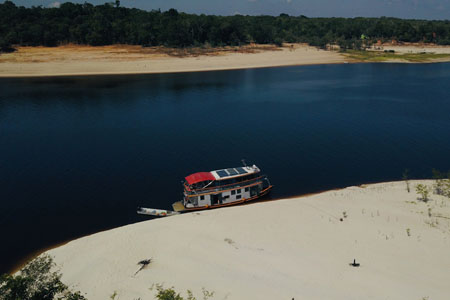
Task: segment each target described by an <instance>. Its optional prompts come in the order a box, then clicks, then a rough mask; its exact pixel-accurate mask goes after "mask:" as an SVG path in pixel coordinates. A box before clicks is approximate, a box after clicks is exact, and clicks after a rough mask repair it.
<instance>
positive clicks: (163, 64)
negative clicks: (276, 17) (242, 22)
mask: <svg viewBox="0 0 450 300" xmlns="http://www.w3.org/2000/svg"><path fill="white" fill-rule="evenodd" d="M391 48H392V49H393V50H394V49H395V50H394V51H395V52H396V53H399V54H409V55H410V56H411V53H414V54H413V55H416V56H420V53H423V52H424V51H425V52H427V53H438V54H439V55H441V56H442V57H440V59H439V60H424V61H411V62H448V61H450V47H439V46H435V47H429V46H415V45H407V46H391V47H385V49H391ZM391 56H392V55H391ZM394 56H395V55H394ZM398 57H399V58H398V59H397V56H395V57H394V58H392V57H388V58H387V59H385V60H383V62H408V61H402V60H401V57H400V55H399V56H398ZM427 57H429V55H428V56H427ZM419 59H420V57H419ZM373 61H377V60H372V61H371V60H370V58H369V59H367V58H366V57H357V56H356V57H355V56H354V55H353V56H350V55H347V54H342V53H339V52H337V51H326V50H319V49H317V48H315V47H310V46H308V45H305V44H286V45H285V46H283V47H276V46H273V45H249V46H242V47H224V48H212V49H211V48H210V49H201V48H193V49H189V50H180V49H170V48H164V47H149V48H143V47H141V46H130V45H112V46H101V47H92V46H80V45H66V46H60V47H53V48H52V47H19V48H18V51H16V52H13V53H3V54H1V55H0V78H22V77H24V78H25V77H54V76H93V75H139V74H162V73H181V72H201V71H221V70H237V69H251V68H268V67H285V66H301V65H319V64H342V63H360V62H373Z"/></svg>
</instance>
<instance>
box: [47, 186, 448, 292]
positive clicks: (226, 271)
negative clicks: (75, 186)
mask: <svg viewBox="0 0 450 300" xmlns="http://www.w3.org/2000/svg"><path fill="white" fill-rule="evenodd" d="M418 183H426V184H427V185H430V186H431V184H432V181H412V182H411V187H412V188H413V189H412V191H411V193H408V192H407V191H406V184H405V182H390V183H380V184H371V185H364V186H360V187H349V188H346V189H342V190H334V191H328V192H323V193H320V194H316V195H309V196H304V197H298V198H291V199H285V200H278V201H270V202H261V203H254V204H250V205H245V206H235V207H230V208H223V209H216V210H210V211H201V212H197V213H188V214H182V215H178V216H173V217H167V218H162V219H156V220H150V221H146V222H141V223H137V224H133V225H129V226H125V227H121V228H117V229H114V230H110V231H105V232H101V233H98V234H94V235H91V236H87V237H84V238H80V239H78V240H75V241H72V242H70V243H68V244H66V245H64V246H61V247H59V248H56V249H53V250H51V251H48V253H49V254H50V255H52V256H54V260H55V262H56V263H57V265H58V267H59V268H60V270H61V272H62V273H63V277H62V280H63V281H64V282H65V283H67V284H69V285H70V286H71V287H72V288H74V289H77V290H80V291H81V292H82V293H83V294H85V295H86V297H87V298H88V299H91V300H95V299H99V300H100V299H109V298H110V296H111V295H112V294H113V293H116V294H117V297H116V299H138V298H140V299H154V293H155V292H154V291H150V290H149V288H150V287H151V286H152V285H153V284H164V286H165V287H171V286H174V287H175V289H176V290H177V291H179V292H182V294H183V295H184V296H186V293H185V292H186V290H188V289H189V290H192V291H193V292H194V295H196V297H197V299H201V298H202V296H201V295H202V293H201V289H202V288H205V289H206V290H208V291H214V293H215V294H214V297H213V298H212V299H289V300H290V299H309V300H311V299H342V300H343V299H405V300H406V299H408V300H411V299H417V300H420V299H429V300H438V299H442V300H443V299H448V295H450V286H449V285H448V278H449V276H450V255H448V254H449V252H450V199H448V198H445V197H442V196H437V195H431V197H430V198H431V200H430V201H429V202H427V203H425V202H423V201H420V200H418V196H417V194H416V193H415V192H413V190H414V186H415V185H416V184H418ZM148 258H152V262H151V263H150V265H149V266H148V267H146V268H144V269H143V270H141V271H139V272H137V271H138V270H139V265H138V264H137V263H138V262H139V261H141V260H144V259H148ZM354 259H356V262H357V263H360V266H359V267H352V266H350V265H349V263H351V262H353V260H354Z"/></svg>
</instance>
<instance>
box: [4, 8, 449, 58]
mask: <svg viewBox="0 0 450 300" xmlns="http://www.w3.org/2000/svg"><path fill="white" fill-rule="evenodd" d="M362 36H364V37H367V39H366V40H365V41H364V42H363V41H362V39H361V37H362ZM377 40H383V41H386V40H398V41H403V42H419V41H421V42H434V43H437V44H443V45H449V44H450V21H448V20H447V21H426V20H402V19H395V18H385V17H382V18H353V19H345V18H307V17H305V16H298V17H293V16H289V15H287V14H281V15H280V16H278V17H273V16H241V15H236V16H226V17H225V16H210V15H203V14H202V15H193V14H185V13H181V12H178V11H177V10H175V9H170V10H168V11H166V12H161V11H159V10H152V11H144V10H140V9H135V8H132V9H130V8H124V7H120V1H115V2H111V3H105V4H103V5H98V6H94V5H92V4H89V3H84V4H73V3H70V2H66V3H63V4H61V6H60V7H59V8H43V7H41V6H38V7H32V8H25V7H17V6H16V5H15V4H14V3H13V2H11V1H5V2H4V3H2V4H0V50H2V51H5V50H8V49H10V47H11V45H29V46H36V45H45V46H56V45H59V44H64V43H76V44H89V45H108V44H116V43H120V44H133V45H143V46H156V45H164V46H171V47H189V46H202V45H211V46H222V45H241V44H246V43H250V42H255V43H260V44H267V43H275V44H281V43H282V42H305V43H309V44H311V45H314V46H319V47H324V46H325V45H326V44H329V43H333V44H339V45H340V46H341V47H343V48H346V49H348V48H360V47H361V46H362V44H370V43H372V42H374V41H377Z"/></svg>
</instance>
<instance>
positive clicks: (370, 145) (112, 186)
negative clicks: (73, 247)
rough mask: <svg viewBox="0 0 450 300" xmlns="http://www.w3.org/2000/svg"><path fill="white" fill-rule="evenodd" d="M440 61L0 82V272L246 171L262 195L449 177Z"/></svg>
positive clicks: (445, 75)
mask: <svg viewBox="0 0 450 300" xmlns="http://www.w3.org/2000/svg"><path fill="white" fill-rule="evenodd" d="M449 82H450V64H448V63H444V64H349V65H321V66H302V67H285V68H269V69H250V70H235V71H220V72H199V73H181V74H162V75H139V76H137V75H136V76H129V75H128V76H106V77H103V76H92V77H63V78H41V79H0V91H1V92H0V205H1V206H0V207H1V209H0V226H1V227H0V228H1V229H0V236H1V237H2V247H0V272H5V271H7V270H9V269H10V268H11V267H12V266H13V265H14V264H15V263H16V262H17V261H18V260H19V259H21V258H23V257H25V256H27V255H29V254H30V253H33V251H36V250H39V249H42V248H43V247H47V246H50V245H53V244H55V243H58V242H62V241H65V240H68V239H71V238H75V237H78V236H82V235H85V234H89V233H93V232H97V231H100V230H104V229H109V228H113V227H117V226H120V225H125V224H130V223H133V222H137V221H141V220H144V219H145V218H143V217H141V216H138V215H137V214H136V213H135V208H136V206H140V205H142V206H147V207H157V208H170V205H171V203H172V202H175V201H178V200H180V199H181V195H182V194H181V192H182V189H181V180H182V179H183V177H184V176H186V175H188V174H190V173H192V172H197V171H209V170H211V169H220V168H227V167H234V166H238V165H239V164H240V160H241V159H242V158H245V159H247V162H249V163H255V164H257V165H258V166H259V167H260V168H261V169H262V170H263V171H264V172H265V173H266V174H268V175H269V178H270V179H271V181H272V183H273V184H274V185H275V188H274V190H273V193H272V198H281V197H287V196H294V195H299V194H304V193H310V192H316V191H320V190H324V189H330V188H337V187H345V186H348V185H356V184H361V183H368V182H378V181H388V180H398V179H400V178H401V174H402V172H403V170H404V169H405V168H409V169H410V170H411V173H412V175H413V176H415V177H429V176H430V175H431V169H432V168H440V169H442V170H448V169H450V158H449V153H450V89H449Z"/></svg>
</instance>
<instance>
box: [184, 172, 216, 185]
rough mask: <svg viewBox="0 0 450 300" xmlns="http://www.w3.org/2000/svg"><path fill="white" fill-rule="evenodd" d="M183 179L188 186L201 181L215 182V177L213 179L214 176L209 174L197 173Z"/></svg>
mask: <svg viewBox="0 0 450 300" xmlns="http://www.w3.org/2000/svg"><path fill="white" fill-rule="evenodd" d="M185 179H186V181H187V183H188V184H194V183H197V182H202V181H210V180H216V177H214V175H213V174H212V173H211V172H198V173H194V174H191V175H189V176H186V178H185Z"/></svg>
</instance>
